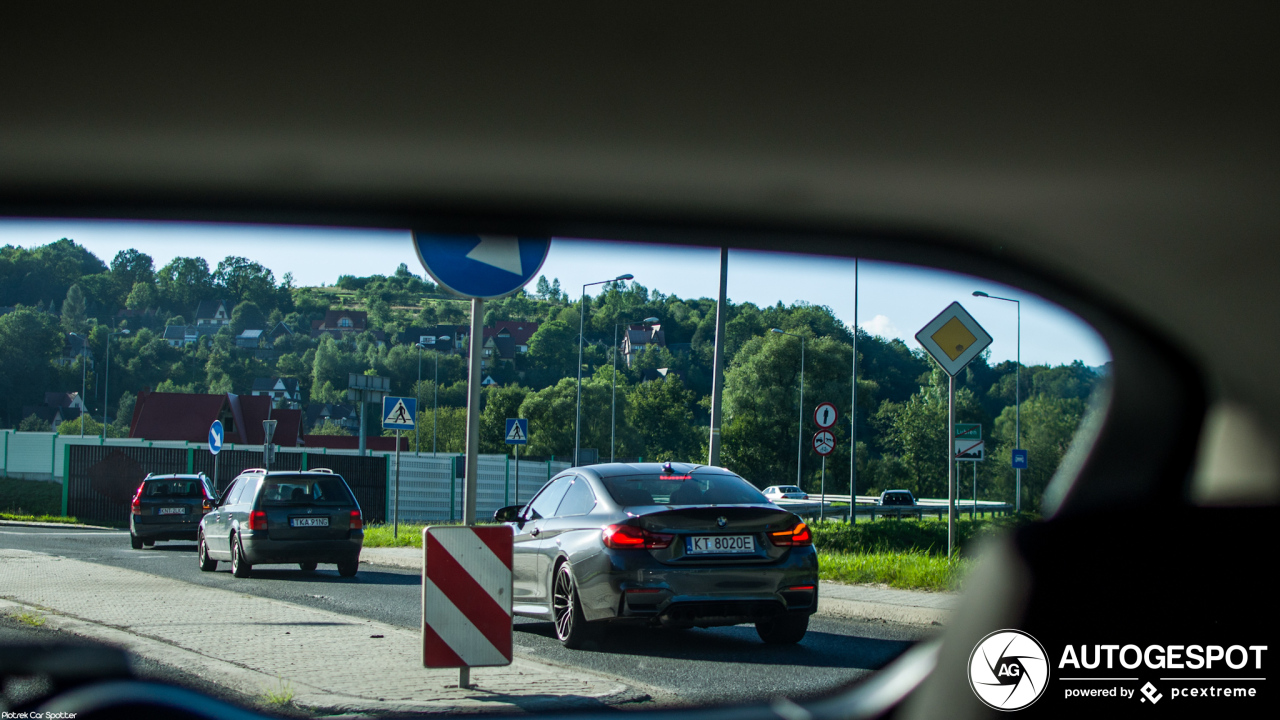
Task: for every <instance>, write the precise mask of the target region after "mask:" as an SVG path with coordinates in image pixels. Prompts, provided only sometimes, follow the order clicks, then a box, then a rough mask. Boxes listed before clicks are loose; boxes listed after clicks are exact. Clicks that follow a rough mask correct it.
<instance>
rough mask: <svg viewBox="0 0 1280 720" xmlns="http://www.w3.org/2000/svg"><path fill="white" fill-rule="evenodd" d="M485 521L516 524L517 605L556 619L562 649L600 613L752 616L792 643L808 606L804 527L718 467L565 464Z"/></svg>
mask: <svg viewBox="0 0 1280 720" xmlns="http://www.w3.org/2000/svg"><path fill="white" fill-rule="evenodd" d="M494 519H495V520H497V521H499V522H506V523H508V524H510V525H511V526H512V527H513V528H514V530H515V565H514V575H515V578H514V584H515V597H514V598H513V599H514V601H515V607H514V610H515V613H516V614H517V615H522V616H524V617H532V618H542V619H550V620H554V622H555V626H556V636H557V637H558V638H559V639H560V641H561V642H562V643H564V644H565V646H566V647H571V648H572V647H579V646H581V645H582V644H583V643H584V642H585V641H586V640H587V639H588V638H590V637H591V635H592V634H594V633H595V632H597V631H599V630H600V628H601V627H603V626H604V625H606V624H608V623H638V624H654V625H663V626H668V627H712V626H716V625H737V624H740V623H755V626H756V631H757V632H758V633H759V635H760V638H761V639H762V640H764V641H765V642H768V643H795V642H799V640H800V639H801V638H803V637H804V634H805V631H806V630H807V629H808V626H809V616H810V615H811V614H813V612H814V611H815V610H817V608H818V556H817V553H816V552H815V551H814V549H813V540H812V536H811V534H810V531H809V528H808V527H807V526H806V525H805V524H804V523H803V522H801V520H800V518H799V517H797V516H796V515H794V514H792V513H789V512H787V511H786V510H783V509H781V508H779V507H777V506H776V505H773V504H771V503H770V502H769V501H768V500H767V499H765V497H764V495H763V494H761V493H760V491H759V490H757V489H756V488H755V487H754V486H752V485H751V483H749V482H747V481H746V480H744V479H742V478H741V477H739V476H737V475H735V474H733V473H732V472H729V471H728V470H725V469H723V468H717V467H703V466H700V465H689V464H683V463H663V464H658V463H637V464H626V463H610V464H603V465H590V466H587V467H579V468H571V469H569V470H566V471H565V472H563V473H561V474H559V475H557V476H556V477H554V478H552V479H551V481H550V482H548V483H547V484H546V485H545V486H544V487H543V488H542V490H540V491H539V492H538V494H537V495H536V496H534V498H533V500H532V501H530V503H529V504H528V505H526V506H523V507H521V506H510V507H505V508H502V509H501V510H499V511H498V512H496V513H495V514H494Z"/></svg>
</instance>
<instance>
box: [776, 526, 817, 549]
mask: <svg viewBox="0 0 1280 720" xmlns="http://www.w3.org/2000/svg"><path fill="white" fill-rule="evenodd" d="M769 540H770V541H772V542H773V544H774V545H777V546H779V547H799V546H801V545H812V544H813V533H811V532H809V526H808V525H805V524H804V523H797V524H796V526H795V527H793V528H791V529H790V530H779V531H778V532H771V533H769Z"/></svg>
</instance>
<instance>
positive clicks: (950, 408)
mask: <svg viewBox="0 0 1280 720" xmlns="http://www.w3.org/2000/svg"><path fill="white" fill-rule="evenodd" d="M955 436H956V376H955V375H948V376H947V557H951V556H952V555H953V554H954V553H955V548H956V459H955V452H956V451H955V440H954V439H953V438H955Z"/></svg>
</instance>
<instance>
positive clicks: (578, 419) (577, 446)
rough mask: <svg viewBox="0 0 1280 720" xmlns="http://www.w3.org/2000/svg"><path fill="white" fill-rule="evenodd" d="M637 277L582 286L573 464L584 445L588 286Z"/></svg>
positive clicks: (621, 276) (576, 464)
mask: <svg viewBox="0 0 1280 720" xmlns="http://www.w3.org/2000/svg"><path fill="white" fill-rule="evenodd" d="M633 277H635V276H634V275H632V274H630V273H628V274H626V275H619V276H618V277H616V278H610V279H608V280H600V281H598V282H591V283H587V284H585V285H583V286H582V298H581V300H579V302H578V399H577V402H576V403H574V404H575V406H576V409H575V411H574V420H573V466H574V467H577V466H578V460H579V459H580V458H579V455H581V450H582V448H581V445H582V340H583V337H582V333H583V332H585V330H586V320H587V288H589V287H591V286H592V285H603V284H605V283H611V282H618V281H619V280H630V279H631V278H633Z"/></svg>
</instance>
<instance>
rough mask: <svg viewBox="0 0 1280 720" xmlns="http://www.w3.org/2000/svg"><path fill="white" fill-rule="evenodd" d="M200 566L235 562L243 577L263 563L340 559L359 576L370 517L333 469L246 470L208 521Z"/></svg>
mask: <svg viewBox="0 0 1280 720" xmlns="http://www.w3.org/2000/svg"><path fill="white" fill-rule="evenodd" d="M199 541H200V546H199V562H200V569H201V570H204V571H206V572H210V571H213V570H216V569H217V567H218V561H219V560H225V561H230V562H231V572H232V574H233V575H235V576H236V577H249V574H250V573H251V572H252V570H253V566H254V565H256V564H260V563H263V564H272V563H297V564H298V567H300V568H301V569H302V570H303V571H304V572H310V571H312V570H315V569H316V566H317V565H318V564H319V563H335V564H336V565H337V566H338V574H339V575H341V576H343V577H351V576H353V575H355V574H356V570H357V568H358V567H359V564H360V550H361V548H362V546H363V544H364V521H363V518H362V516H361V514H360V505H359V503H357V502H356V499H355V496H354V495H353V494H352V493H351V488H350V487H348V486H347V483H346V481H345V480H343V479H342V476H341V475H335V474H334V473H333V472H332V471H330V470H325V469H318V470H303V471H288V472H285V471H272V472H267V471H266V470H261V469H250V470H246V471H244V472H243V473H241V474H240V476H239V477H237V478H236V479H235V482H233V483H232V484H231V486H230V487H228V488H227V490H226V492H224V493H223V494H222V497H221V498H219V499H218V503H217V506H216V507H214V508H213V510H212V511H210V512H209V513H208V514H207V515H205V516H204V519H203V520H202V521H201V522H200V536H199Z"/></svg>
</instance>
